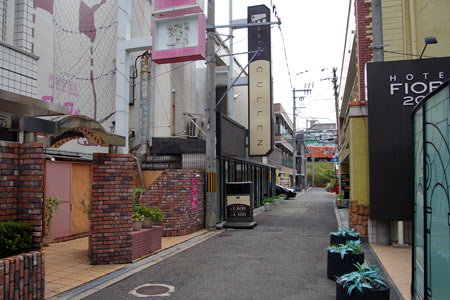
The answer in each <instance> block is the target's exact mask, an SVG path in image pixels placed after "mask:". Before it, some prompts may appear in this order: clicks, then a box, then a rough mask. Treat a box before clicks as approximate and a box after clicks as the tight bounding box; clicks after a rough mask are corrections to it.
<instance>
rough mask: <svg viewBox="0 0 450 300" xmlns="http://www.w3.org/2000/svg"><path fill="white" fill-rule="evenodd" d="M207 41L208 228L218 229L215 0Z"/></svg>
mask: <svg viewBox="0 0 450 300" xmlns="http://www.w3.org/2000/svg"><path fill="white" fill-rule="evenodd" d="M207 27H208V29H207V43H206V63H207V71H206V86H207V95H206V99H207V103H208V108H207V109H208V111H207V116H208V122H207V128H206V182H207V190H206V228H207V229H208V230H209V231H215V230H216V49H215V48H216V42H215V0H208V21H207Z"/></svg>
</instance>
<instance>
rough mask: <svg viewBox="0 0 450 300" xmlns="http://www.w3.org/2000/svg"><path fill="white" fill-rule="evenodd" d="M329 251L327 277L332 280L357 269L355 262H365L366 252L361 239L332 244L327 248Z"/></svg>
mask: <svg viewBox="0 0 450 300" xmlns="http://www.w3.org/2000/svg"><path fill="white" fill-rule="evenodd" d="M327 252H328V256H327V277H328V278H329V279H331V280H336V279H337V278H338V277H340V276H341V275H343V274H347V273H350V272H353V271H355V270H356V267H355V264H356V263H360V264H362V263H363V262H364V252H363V251H362V245H361V241H360V240H357V241H348V242H347V243H346V244H339V245H331V246H330V247H328V248H327Z"/></svg>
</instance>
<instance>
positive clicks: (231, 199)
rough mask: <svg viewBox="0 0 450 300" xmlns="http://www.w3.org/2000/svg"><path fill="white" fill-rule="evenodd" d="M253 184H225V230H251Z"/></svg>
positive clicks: (254, 223)
mask: <svg viewBox="0 0 450 300" xmlns="http://www.w3.org/2000/svg"><path fill="white" fill-rule="evenodd" d="M252 191H253V183H252V182H227V183H226V200H227V203H226V205H227V215H226V217H227V221H226V222H225V224H224V227H226V228H253V227H255V226H256V222H255V221H253V192H252Z"/></svg>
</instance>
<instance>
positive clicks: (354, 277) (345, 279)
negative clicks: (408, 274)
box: [337, 263, 387, 295]
mask: <svg viewBox="0 0 450 300" xmlns="http://www.w3.org/2000/svg"><path fill="white" fill-rule="evenodd" d="M355 266H356V267H357V268H358V269H357V270H356V271H355V272H351V273H348V274H344V275H342V276H341V277H340V278H338V280H337V282H338V284H341V285H343V287H344V289H346V290H347V293H348V294H349V295H351V294H352V291H353V290H354V289H355V288H356V289H357V290H358V291H360V292H361V293H364V291H363V289H372V290H373V289H381V288H384V287H387V285H386V283H385V282H384V280H383V278H382V277H381V275H380V271H379V268H377V267H375V266H367V265H366V264H364V263H363V264H359V263H356V264H355Z"/></svg>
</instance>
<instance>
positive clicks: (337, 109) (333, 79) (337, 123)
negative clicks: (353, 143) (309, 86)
mask: <svg viewBox="0 0 450 300" xmlns="http://www.w3.org/2000/svg"><path fill="white" fill-rule="evenodd" d="M336 72H337V68H333V78H332V79H331V82H332V83H333V89H334V105H335V109H336V130H337V136H338V142H337V144H338V149H339V145H340V141H341V139H340V138H339V137H340V135H339V132H340V126H339V95H338V84H337V80H338V78H337V75H336Z"/></svg>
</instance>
